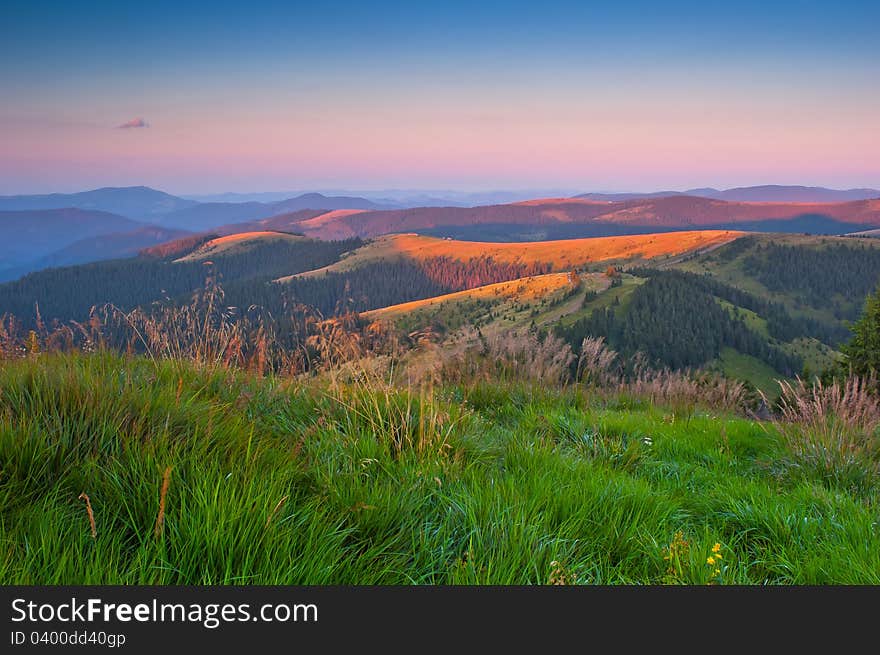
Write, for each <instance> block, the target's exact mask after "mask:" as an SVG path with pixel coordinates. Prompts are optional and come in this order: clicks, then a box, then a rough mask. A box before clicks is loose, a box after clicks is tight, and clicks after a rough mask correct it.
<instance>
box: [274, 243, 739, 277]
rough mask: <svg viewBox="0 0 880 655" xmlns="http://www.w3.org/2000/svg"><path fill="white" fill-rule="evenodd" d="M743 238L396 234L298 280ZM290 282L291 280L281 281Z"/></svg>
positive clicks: (617, 256) (661, 251) (631, 255)
mask: <svg viewBox="0 0 880 655" xmlns="http://www.w3.org/2000/svg"><path fill="white" fill-rule="evenodd" d="M742 234H744V233H743V232H736V231H733V230H701V231H692V232H664V233H659V234H638V235H629V236H617V237H597V238H591V239H566V240H562V241H529V242H521V243H489V242H482V241H455V240H453V239H440V238H436V237H427V236H421V235H417V234H393V235H388V236H384V237H379V238H378V239H375V240H374V241H372V242H370V243H369V244H367V245H366V246H364V247H363V248H359V249H358V250H356V251H354V252H353V253H351V254H350V255H349V256H348V257H345V258H344V259H342V260H341V261H339V262H336V263H335V264H331V265H330V266H327V267H324V268H322V269H318V270H316V271H309V272H308V273H302V274H300V275H306V276H314V275H321V274H323V273H326V272H330V271H346V270H352V269H355V268H359V267H360V266H364V265H366V264H369V263H371V262H374V261H382V260H384V261H391V260H396V259H402V258H409V259H415V260H425V259H430V258H433V257H451V258H453V259H457V260H460V261H467V260H469V259H473V258H478V257H491V258H492V259H494V260H495V261H498V262H505V263H529V262H542V263H547V264H551V265H552V266H553V268H554V269H555V270H558V271H565V270H570V269H572V268H575V267H578V266H583V265H585V264H589V263H593V262H602V261H609V260H615V261H616V260H637V259H651V258H654V257H660V256H664V255H671V256H675V255H681V254H685V253H690V252H694V251H698V250H706V249H710V248H715V247H718V246H720V245H723V244H725V243H728V242H729V241H732V240H734V239H736V238H737V237H739V236H741V235H742ZM286 279H289V278H281V279H280V280H278V281H279V282H283V281H284V280H286Z"/></svg>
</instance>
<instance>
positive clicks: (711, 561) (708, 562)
mask: <svg viewBox="0 0 880 655" xmlns="http://www.w3.org/2000/svg"><path fill="white" fill-rule="evenodd" d="M714 563H715V558H714V557H710V558H708V559H707V560H706V564H709V565H710V566H711V565H712V564H714Z"/></svg>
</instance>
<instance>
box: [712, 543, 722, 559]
mask: <svg viewBox="0 0 880 655" xmlns="http://www.w3.org/2000/svg"><path fill="white" fill-rule="evenodd" d="M712 552H713V553H720V552H721V544H718V543H716V544H715V545H714V546H712ZM718 557H721V555H719V556H718Z"/></svg>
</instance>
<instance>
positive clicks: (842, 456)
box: [776, 377, 880, 473]
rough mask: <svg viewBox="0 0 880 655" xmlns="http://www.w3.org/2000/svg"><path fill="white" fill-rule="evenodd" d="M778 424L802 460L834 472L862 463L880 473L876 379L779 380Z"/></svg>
mask: <svg viewBox="0 0 880 655" xmlns="http://www.w3.org/2000/svg"><path fill="white" fill-rule="evenodd" d="M779 384H780V387H781V390H782V395H781V396H780V399H779V401H778V407H779V417H778V419H777V420H776V425H777V426H778V428H779V432H780V434H781V435H782V437H783V439H784V441H785V443H786V445H787V447H788V448H789V449H790V450H791V452H792V453H793V454H794V455H795V456H796V457H797V458H799V459H801V460H805V461H810V462H812V463H814V464H817V465H819V466H820V467H822V468H824V469H826V470H828V471H833V470H834V469H840V468H841V467H847V466H852V465H854V464H857V463H858V462H861V463H863V464H866V465H868V466H869V467H871V468H873V470H874V471H875V472H878V473H880V399H878V397H877V396H876V395H874V394H873V393H872V389H874V388H876V384H877V381H876V380H875V379H866V378H859V377H850V378H848V379H847V380H845V381H843V382H839V381H834V382H833V383H831V384H823V383H822V382H821V380H818V379H817V380H815V382H814V383H813V384H808V383H807V382H806V381H804V380H802V379H800V378H797V379H796V380H795V381H794V382H788V381H780V383H779Z"/></svg>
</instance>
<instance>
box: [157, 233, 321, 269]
mask: <svg viewBox="0 0 880 655" xmlns="http://www.w3.org/2000/svg"><path fill="white" fill-rule="evenodd" d="M304 239H305V237H302V236H299V235H295V234H286V233H284V232H265V231H264V232H240V233H237V234H230V235H227V236H221V237H216V238H214V239H210V240H209V241H206V242H205V243H203V244H201V245H200V246H199V247H198V248H196V249H195V250H193V251H192V252H190V253H188V254H186V255H184V256H183V257H179V258H177V259H175V260H174V261H175V262H192V261H204V260H208V259H211V258H212V257H223V256H228V255H232V254H239V253H243V252H247V251H248V250H253V249H254V248H257V247H259V246H261V245H264V244H271V243H274V242H299V241H303V240H304Z"/></svg>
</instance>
